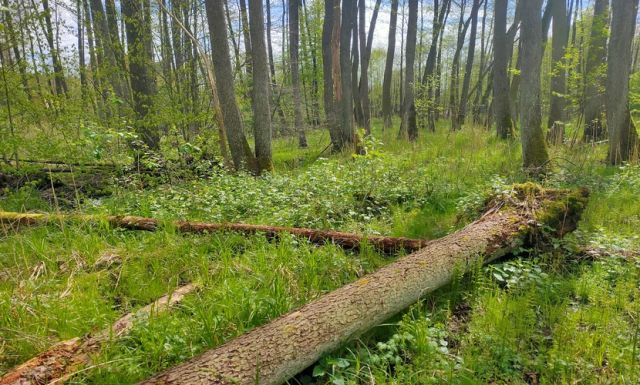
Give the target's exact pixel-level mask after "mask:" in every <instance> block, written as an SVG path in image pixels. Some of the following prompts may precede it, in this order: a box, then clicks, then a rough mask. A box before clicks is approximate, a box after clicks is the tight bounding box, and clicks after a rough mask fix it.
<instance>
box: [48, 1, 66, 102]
mask: <svg viewBox="0 0 640 385" xmlns="http://www.w3.org/2000/svg"><path fill="white" fill-rule="evenodd" d="M42 7H43V9H44V13H43V15H44V23H45V30H44V34H45V37H46V39H47V43H48V45H49V52H50V54H51V61H52V62H53V73H54V83H55V89H56V94H58V95H66V94H67V93H68V92H69V89H68V87H67V81H66V80H65V78H64V70H63V68H62V61H61V60H60V53H59V52H58V48H57V47H56V44H55V42H54V35H53V26H52V24H51V8H49V0H42Z"/></svg>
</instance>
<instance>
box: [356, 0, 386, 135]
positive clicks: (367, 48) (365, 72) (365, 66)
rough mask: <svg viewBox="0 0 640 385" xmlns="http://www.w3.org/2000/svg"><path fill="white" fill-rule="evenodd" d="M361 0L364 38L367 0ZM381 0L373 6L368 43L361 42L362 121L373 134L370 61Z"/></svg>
mask: <svg viewBox="0 0 640 385" xmlns="http://www.w3.org/2000/svg"><path fill="white" fill-rule="evenodd" d="M360 1H361V4H362V5H361V6H360V11H359V12H360V19H361V26H360V39H361V40H362V39H364V35H365V26H364V14H365V1H364V0H360ZM380 3H381V0H376V4H375V6H374V7H373V14H372V15H371V22H370V23H369V32H368V33H367V40H366V44H364V43H363V42H361V47H362V49H361V51H363V52H362V55H361V56H362V60H361V62H360V85H359V87H358V89H359V92H360V102H361V103H362V118H363V120H362V123H363V125H364V130H365V134H366V135H370V134H371V101H370V99H369V62H370V60H371V50H372V48H373V33H374V31H375V28H376V21H377V20H378V12H379V11H380Z"/></svg>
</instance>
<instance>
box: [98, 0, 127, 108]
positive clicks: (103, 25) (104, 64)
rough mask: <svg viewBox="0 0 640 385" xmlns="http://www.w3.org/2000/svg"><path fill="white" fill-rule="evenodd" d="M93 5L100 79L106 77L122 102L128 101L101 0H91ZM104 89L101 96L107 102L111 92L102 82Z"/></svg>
mask: <svg viewBox="0 0 640 385" xmlns="http://www.w3.org/2000/svg"><path fill="white" fill-rule="evenodd" d="M89 1H90V5H91V15H92V16H93V27H94V28H93V32H94V36H95V41H96V47H95V48H96V51H97V52H96V57H97V63H98V69H97V74H98V78H99V79H102V77H106V78H107V79H108V81H109V84H110V85H111V87H113V92H114V93H115V95H116V96H117V97H118V98H119V99H121V100H127V94H126V91H125V89H126V87H127V85H126V84H125V82H124V81H123V79H122V78H121V77H120V76H119V74H118V72H119V71H118V63H117V61H116V58H115V54H114V52H113V46H112V44H111V39H110V35H109V27H108V25H107V18H106V16H105V11H104V8H103V6H102V1H101V0H89ZM101 85H102V89H101V90H100V91H101V94H102V98H103V100H105V102H106V101H107V100H108V98H109V97H108V96H109V93H110V91H109V90H108V89H107V88H108V87H107V84H105V83H104V82H101Z"/></svg>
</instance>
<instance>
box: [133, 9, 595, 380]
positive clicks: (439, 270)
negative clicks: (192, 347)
mask: <svg viewBox="0 0 640 385" xmlns="http://www.w3.org/2000/svg"><path fill="white" fill-rule="evenodd" d="M412 1H416V2H417V0H412ZM511 195H512V196H511V199H513V200H514V201H515V203H516V204H508V203H507V204H506V205H505V206H504V207H502V208H500V209H497V207H494V208H493V209H492V210H491V211H489V212H487V213H486V214H485V215H484V216H482V218H481V219H479V220H478V221H476V222H474V223H472V224H470V225H468V226H467V227H465V228H463V229H462V230H460V231H458V232H456V233H453V234H450V235H448V236H446V237H444V238H441V239H439V240H437V241H434V242H432V243H430V244H428V245H427V246H426V247H425V248H423V249H421V250H419V251H417V252H415V253H413V254H410V255H408V256H406V257H403V258H400V259H398V260H397V261H396V262H394V263H392V264H390V265H387V266H386V267H383V268H381V269H379V270H378V271H376V272H374V273H372V274H369V275H367V276H365V277H362V278H360V279H359V280H357V281H356V282H353V283H351V284H348V285H346V286H343V287H342V288H339V289H337V290H334V291H333V292H330V293H328V294H325V295H324V296H322V297H320V298H319V299H317V300H315V301H313V302H310V303H308V304H307V305H305V306H303V307H301V308H299V309H297V310H294V311H292V312H290V313H288V314H285V315H283V316H281V317H279V318H277V319H275V320H274V321H272V322H270V323H268V324H266V325H264V326H261V327H258V328H255V329H253V330H252V331H250V332H248V333H246V334H244V335H242V336H240V337H238V338H235V339H233V340H231V341H229V342H227V343H226V344H224V345H222V346H220V347H217V348H214V349H212V350H209V351H206V352H204V353H203V354H201V355H199V356H196V357H194V358H193V359H191V360H189V361H188V362H186V363H183V364H181V365H178V366H176V367H174V368H171V369H169V370H167V371H165V372H163V373H160V374H158V375H155V376H153V377H152V378H150V379H148V380H146V381H143V382H142V383H141V384H143V385H150V384H164V385H169V384H183V385H191V384H204V383H207V384H243V385H253V384H257V383H260V384H264V385H271V384H281V383H283V382H285V381H286V380H287V379H289V378H290V377H291V376H293V375H295V374H296V373H299V372H300V371H302V370H304V369H305V368H306V367H308V366H309V365H311V364H313V363H314V362H315V361H317V360H318V359H319V358H320V357H322V356H323V354H326V353H329V352H331V351H333V350H335V349H337V348H338V347H340V346H342V345H343V344H344V343H346V342H347V341H349V340H351V339H352V338H354V337H356V336H358V335H359V334H361V333H363V332H364V331H366V330H368V329H370V328H372V327H374V326H376V325H378V324H380V323H381V322H384V321H385V320H386V319H388V318H389V317H391V316H393V315H395V314H397V313H398V312H400V311H402V310H404V309H406V308H407V307H408V306H409V305H411V304H413V303H414V302H416V301H418V300H419V299H420V298H421V297H423V296H424V295H426V294H428V293H430V292H433V291H434V290H435V289H437V288H440V287H442V286H443V285H445V284H446V283H448V282H449V281H451V279H452V278H453V277H454V276H455V275H456V274H459V273H460V272H461V271H467V270H470V269H473V268H474V267H476V266H478V265H479V264H481V263H488V262H491V261H493V260H496V259H498V258H500V257H501V256H503V255H505V254H507V253H509V252H511V251H513V250H515V249H517V248H518V247H520V246H522V245H523V244H524V243H526V242H527V240H529V239H532V238H533V235H535V232H536V230H537V229H538V226H551V227H552V228H554V230H555V231H556V232H557V234H558V235H562V234H564V233H566V232H567V231H571V230H573V229H574V228H575V225H576V223H577V220H578V219H579V216H580V212H581V211H582V209H583V207H584V206H585V204H586V192H584V191H581V192H579V193H578V192H572V193H568V192H566V191H544V190H542V189H540V188H539V187H538V186H536V185H532V184H526V185H522V186H521V187H519V188H517V189H516V191H515V192H514V193H513V194H511ZM496 203H497V204H499V203H505V202H504V201H503V202H496ZM558 203H560V208H561V209H560V210H558V209H557V207H558V206H559V205H558ZM518 204H519V205H520V206H518ZM532 206H534V207H536V208H537V210H536V212H538V213H539V214H538V215H537V216H535V215H534V214H532V211H530V210H527V209H524V207H532ZM545 214H546V215H545ZM538 221H542V223H538Z"/></svg>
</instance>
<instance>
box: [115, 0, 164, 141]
mask: <svg viewBox="0 0 640 385" xmlns="http://www.w3.org/2000/svg"><path fill="white" fill-rule="evenodd" d="M121 4H122V15H123V17H124V22H125V25H126V30H127V32H126V34H127V47H128V49H129V51H128V57H129V69H130V73H131V89H132V91H133V102H134V110H135V112H136V117H137V123H136V129H137V131H138V133H139V134H140V137H141V139H142V141H143V142H144V143H145V144H146V145H147V146H148V147H149V148H150V149H152V150H158V149H159V148H160V133H159V132H158V130H157V128H155V127H154V126H153V124H152V122H150V121H149V119H148V116H149V113H150V112H151V108H152V105H153V102H154V98H155V96H156V94H157V93H158V90H157V87H156V79H155V73H154V71H153V67H152V63H153V52H152V48H151V44H152V42H151V40H152V36H151V16H150V8H151V4H150V2H149V0H143V1H135V0H122V3H121Z"/></svg>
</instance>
